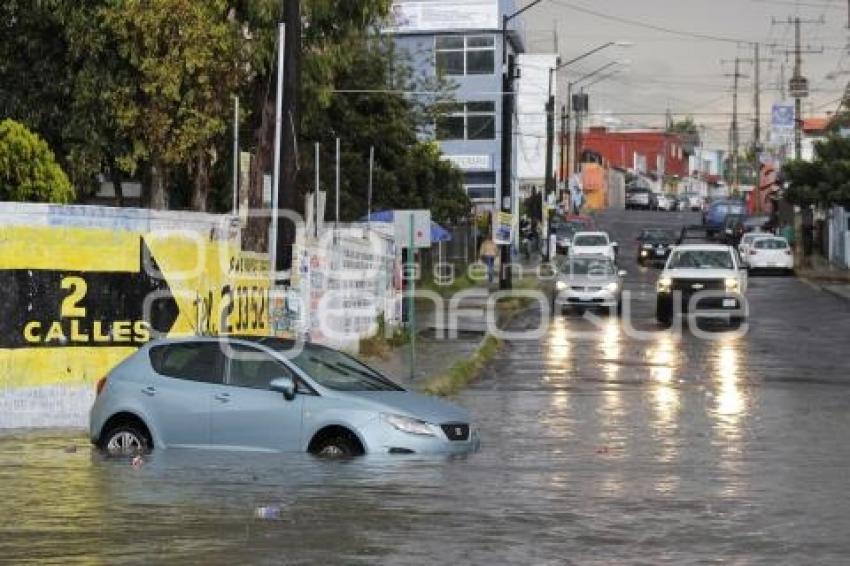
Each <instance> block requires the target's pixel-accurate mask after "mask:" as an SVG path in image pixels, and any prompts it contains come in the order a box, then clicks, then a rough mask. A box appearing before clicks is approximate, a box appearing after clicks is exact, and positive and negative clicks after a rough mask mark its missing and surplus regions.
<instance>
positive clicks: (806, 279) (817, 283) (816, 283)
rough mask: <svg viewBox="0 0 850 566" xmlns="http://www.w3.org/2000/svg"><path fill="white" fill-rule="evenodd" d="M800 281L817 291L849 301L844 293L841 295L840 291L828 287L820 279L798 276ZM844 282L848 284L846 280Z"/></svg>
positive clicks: (849, 298)
mask: <svg viewBox="0 0 850 566" xmlns="http://www.w3.org/2000/svg"><path fill="white" fill-rule="evenodd" d="M799 279H800V281H803V282H804V283H806V284H808V285H809V286H810V287H813V288H815V289H817V290H819V291H822V292H824V293H826V294H827V295H831V296H833V297H835V298H836V299H840V300H841V301H844V302H847V303H850V297H848V296H846V295H842V294H841V293H839V292H837V291H835V290H834V289H830V288H829V286H827V285H824V284H823V281H822V280H817V279H812V278H810V277H800V278H799ZM843 283H845V284H850V283H848V282H843Z"/></svg>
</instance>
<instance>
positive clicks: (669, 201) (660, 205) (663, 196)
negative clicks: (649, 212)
mask: <svg viewBox="0 0 850 566" xmlns="http://www.w3.org/2000/svg"><path fill="white" fill-rule="evenodd" d="M677 203H678V200H677V198H676V195H674V194H670V193H658V194H656V195H655V209H656V210H664V211H666V212H670V211H674V210H676V209H677Z"/></svg>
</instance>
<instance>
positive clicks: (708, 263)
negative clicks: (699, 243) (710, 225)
mask: <svg viewBox="0 0 850 566" xmlns="http://www.w3.org/2000/svg"><path fill="white" fill-rule="evenodd" d="M669 267H670V268H671V269H734V268H735V264H734V263H733V262H732V254H730V253H729V252H728V251H725V250H680V251H676V252H674V253H673V256H672V257H671V258H670V264H669Z"/></svg>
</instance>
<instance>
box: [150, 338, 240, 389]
mask: <svg viewBox="0 0 850 566" xmlns="http://www.w3.org/2000/svg"><path fill="white" fill-rule="evenodd" d="M150 360H151V365H152V366H153V369H154V371H156V372H157V373H158V374H160V375H164V376H167V377H175V378H177V379H186V380H190V381H200V382H205V383H216V384H220V383H222V382H223V381H224V379H223V375H224V372H223V367H224V363H223V361H224V356H223V354H222V351H221V345H220V344H219V343H218V342H185V343H179V344H169V345H166V346H155V347H153V348H151V351H150Z"/></svg>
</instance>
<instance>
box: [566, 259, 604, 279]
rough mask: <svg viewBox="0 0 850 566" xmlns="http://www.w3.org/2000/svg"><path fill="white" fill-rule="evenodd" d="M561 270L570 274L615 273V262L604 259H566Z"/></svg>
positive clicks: (599, 274)
mask: <svg viewBox="0 0 850 566" xmlns="http://www.w3.org/2000/svg"><path fill="white" fill-rule="evenodd" d="M561 271H562V272H563V273H566V274H569V275H597V276H604V275H613V274H614V263H613V262H612V261H610V260H603V259H586V258H575V259H570V260H568V261H565V262H564V264H563V266H562V268H561Z"/></svg>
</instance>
